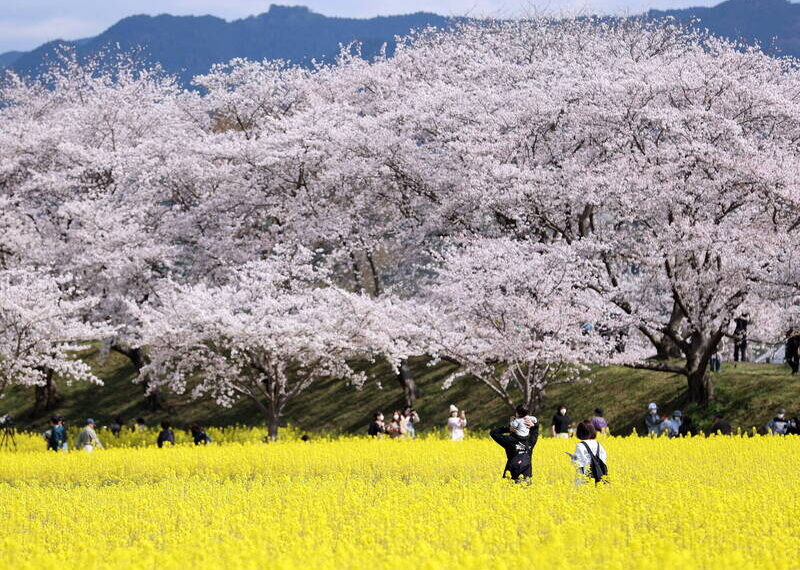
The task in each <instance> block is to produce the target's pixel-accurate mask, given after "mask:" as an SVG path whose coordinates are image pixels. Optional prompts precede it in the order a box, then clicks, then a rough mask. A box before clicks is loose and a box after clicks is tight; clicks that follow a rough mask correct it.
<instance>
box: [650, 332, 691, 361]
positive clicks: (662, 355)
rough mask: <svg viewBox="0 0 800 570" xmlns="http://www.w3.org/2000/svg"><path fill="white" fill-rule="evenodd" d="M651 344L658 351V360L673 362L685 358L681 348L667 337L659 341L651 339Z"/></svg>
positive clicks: (664, 336) (663, 336) (662, 337)
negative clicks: (675, 359)
mask: <svg viewBox="0 0 800 570" xmlns="http://www.w3.org/2000/svg"><path fill="white" fill-rule="evenodd" d="M650 342H651V343H652V344H653V346H654V347H655V349H656V360H672V359H674V358H681V357H682V356H683V354H682V353H681V349H680V347H679V346H678V345H677V344H675V343H674V342H673V341H672V339H671V338H669V337H668V336H666V335H662V336H661V338H660V339H658V340H654V339H651V340H650Z"/></svg>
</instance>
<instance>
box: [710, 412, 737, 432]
mask: <svg viewBox="0 0 800 570" xmlns="http://www.w3.org/2000/svg"><path fill="white" fill-rule="evenodd" d="M732 432H733V428H732V427H731V422H729V421H728V420H726V419H725V417H724V416H723V415H722V414H717V415H716V416H714V423H712V424H711V433H719V434H722V435H731V433H732Z"/></svg>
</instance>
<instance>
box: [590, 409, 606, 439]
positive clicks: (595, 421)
mask: <svg viewBox="0 0 800 570" xmlns="http://www.w3.org/2000/svg"><path fill="white" fill-rule="evenodd" d="M591 421H592V426H594V429H595V430H596V431H597V433H602V434H603V435H608V433H609V431H610V430H609V428H608V422H607V421H606V418H605V417H604V414H603V408H595V409H594V416H593V417H592V420H591Z"/></svg>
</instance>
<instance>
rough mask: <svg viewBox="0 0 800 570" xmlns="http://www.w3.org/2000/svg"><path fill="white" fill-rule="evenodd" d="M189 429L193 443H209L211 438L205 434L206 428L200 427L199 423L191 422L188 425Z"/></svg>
mask: <svg viewBox="0 0 800 570" xmlns="http://www.w3.org/2000/svg"><path fill="white" fill-rule="evenodd" d="M189 431H190V432H191V434H192V440H193V441H194V444H195V445H206V444H207V443H211V438H210V437H208V434H206V430H204V429H203V428H202V427H200V424H192V425H190V426H189Z"/></svg>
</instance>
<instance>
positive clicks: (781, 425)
mask: <svg viewBox="0 0 800 570" xmlns="http://www.w3.org/2000/svg"><path fill="white" fill-rule="evenodd" d="M764 431H766V432H767V433H768V434H772V435H786V434H787V432H788V431H789V420H788V419H787V417H786V410H784V409H783V408H781V409H780V410H778V414H777V415H776V416H775V417H774V418H772V419H771V420H770V421H769V422H767V425H766V426H765V428H764Z"/></svg>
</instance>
